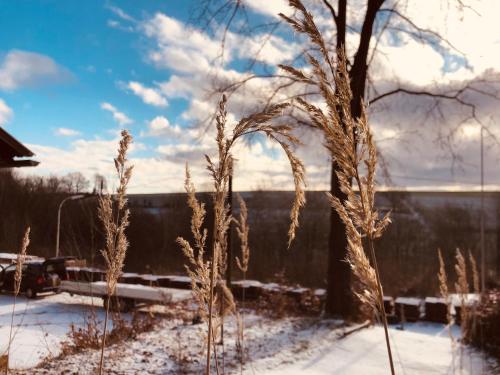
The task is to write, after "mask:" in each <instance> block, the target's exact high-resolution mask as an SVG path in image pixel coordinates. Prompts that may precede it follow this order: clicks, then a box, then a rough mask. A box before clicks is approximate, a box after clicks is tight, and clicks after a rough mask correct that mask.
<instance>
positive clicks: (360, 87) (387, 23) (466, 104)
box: [192, 0, 500, 317]
mask: <svg viewBox="0 0 500 375" xmlns="http://www.w3.org/2000/svg"><path fill="white" fill-rule="evenodd" d="M442 2H443V4H445V5H447V6H449V7H455V8H457V9H458V10H459V11H463V10H464V9H469V10H470V9H472V8H471V7H470V6H468V5H467V4H466V3H465V1H461V0H456V1H454V0H442ZM304 3H305V8H306V10H307V11H309V12H311V11H315V12H317V13H320V14H322V16H323V18H324V17H325V16H326V19H328V18H329V19H330V20H331V22H330V26H329V27H328V26H326V27H327V28H328V30H327V31H329V32H328V33H327V34H328V36H329V37H328V38H327V40H326V46H327V48H328V49H329V51H327V52H328V53H329V54H331V55H336V54H337V52H338V51H344V50H347V52H348V53H347V56H348V59H347V66H348V75H349V78H350V86H351V91H352V101H351V115H352V117H353V118H358V117H359V116H360V114H361V108H362V102H363V101H366V102H369V103H371V104H372V105H373V104H375V103H376V105H377V107H380V108H384V106H385V105H386V104H387V103H388V102H387V100H388V99H389V98H391V99H394V98H396V97H398V98H400V97H402V96H415V97H420V98H421V97H425V98H427V99H428V101H427V105H428V107H427V109H426V111H424V113H423V116H422V121H423V122H425V121H427V119H428V118H429V117H434V118H436V119H438V120H439V119H444V117H445V111H444V110H443V108H444V107H445V106H446V105H449V104H452V105H453V108H454V109H459V110H458V112H460V116H461V118H460V119H458V120H457V121H456V126H454V127H452V128H451V129H447V130H445V131H440V130H438V131H437V132H436V133H437V141H438V142H439V144H440V146H441V147H443V148H444V149H446V150H447V151H448V152H449V154H450V155H451V156H452V158H453V160H454V161H455V160H458V159H459V155H458V154H457V153H456V151H455V149H454V143H453V141H454V137H455V136H456V133H457V130H458V129H459V128H460V126H461V125H463V124H464V123H465V122H467V121H477V122H480V121H481V117H480V116H479V114H478V109H479V105H478V98H479V100H480V99H481V98H483V99H484V98H486V99H488V100H495V101H496V100H499V99H500V95H499V91H500V90H499V89H498V87H497V85H496V84H497V83H499V82H500V79H498V77H496V76H488V77H480V78H477V79H474V80H470V81H465V82H463V83H461V84H457V83H453V84H448V85H446V86H438V85H437V84H435V85H433V84H432V83H429V86H428V87H425V88H422V87H413V86H411V85H410V84H403V83H399V82H390V83H388V82H376V81H374V80H373V79H372V77H371V76H370V67H371V64H372V62H373V60H374V56H376V55H377V54H380V49H379V42H380V40H381V38H382V36H383V35H384V34H387V33H396V34H398V33H402V34H405V35H408V36H409V37H410V38H412V39H413V40H415V41H417V42H419V43H422V44H428V45H431V46H432V47H433V48H434V49H435V50H437V51H439V53H441V54H442V55H443V56H453V57H455V58H457V59H460V60H462V61H464V62H465V64H466V61H467V59H466V56H465V55H464V54H463V53H462V52H461V51H459V50H458V49H457V48H456V47H455V46H454V44H453V43H452V42H451V41H449V40H447V39H446V38H445V37H443V36H442V35H441V34H439V33H438V32H437V31H435V30H431V29H427V28H425V27H420V26H419V25H418V24H416V23H415V22H414V21H413V20H412V19H411V18H409V17H408V16H407V15H405V11H406V9H407V4H408V0H367V1H366V2H363V3H361V2H356V4H354V3H352V2H350V3H349V4H348V2H347V0H338V1H336V2H334V1H332V0H309V1H304ZM289 4H290V5H291V7H292V8H291V9H294V10H297V9H299V8H300V7H301V6H303V5H302V3H301V2H300V1H298V0H289ZM349 11H351V12H352V13H356V14H364V16H363V17H361V18H359V17H349V16H348V14H349ZM193 14H194V16H193V19H192V21H193V22H194V23H196V24H197V25H199V26H201V27H202V28H203V29H205V30H208V31H210V30H214V29H216V30H218V31H219V32H218V33H217V34H216V35H218V36H219V37H220V38H221V53H220V56H221V57H223V56H224V49H225V45H226V39H227V36H228V33H229V32H231V30H234V31H235V32H238V33H240V34H244V35H247V36H252V35H256V34H262V33H267V39H266V38H264V39H263V40H264V43H266V42H268V41H269V40H270V39H271V37H272V36H273V35H274V34H276V33H277V31H278V30H280V28H279V22H278V21H276V20H273V21H271V22H266V21H264V22H261V23H259V21H257V23H256V21H255V19H256V17H251V16H250V14H249V12H248V8H247V5H246V4H245V1H242V0H214V1H202V2H201V3H199V4H198V5H197V8H196V11H195V12H193ZM292 19H295V21H296V22H297V25H299V26H300V25H301V20H300V19H296V18H293V16H292ZM443 22H446V21H445V20H443ZM221 25H222V26H221ZM215 26H217V27H215ZM221 28H222V29H223V30H222V32H220V29H221ZM351 32H352V33H358V34H359V39H357V40H356V42H355V43H356V44H355V45H353V43H350V44H349V42H350V40H348V39H347V35H348V33H351ZM303 45H304V48H302V49H301V50H300V51H299V53H298V54H297V55H296V56H294V57H293V59H291V61H290V62H289V63H288V64H287V65H293V64H294V63H295V62H301V61H304V56H305V55H306V54H307V53H311V52H312V53H314V47H313V46H312V45H311V44H307V43H303ZM263 48H264V46H262V48H261V51H262V50H263ZM257 65H259V69H254V68H255V67H256V66H257ZM332 69H333V68H332ZM248 70H249V71H253V73H249V74H248V75H246V76H245V78H244V79H240V80H237V81H230V82H228V81H227V80H224V81H218V80H214V83H213V94H216V93H220V92H226V93H227V94H228V96H231V95H234V94H236V93H240V92H241V91H243V90H244V89H245V88H246V87H247V85H248V84H249V83H250V82H251V81H252V80H261V79H263V78H265V79H269V80H271V81H272V84H271V87H272V90H266V92H264V91H263V92H262V100H261V101H260V102H259V104H261V105H263V106H269V105H270V104H272V103H273V102H276V101H288V100H293V99H295V98H297V97H304V96H306V97H312V98H314V96H316V95H317V94H318V92H317V91H315V90H314V85H312V84H311V82H307V80H306V79H300V77H297V76H292V77H285V76H284V75H283V74H282V73H281V72H279V71H277V70H275V69H273V68H272V67H269V66H268V65H266V64H265V63H262V62H261V60H260V59H259V53H257V54H256V55H255V57H254V58H253V59H250V60H249V62H248ZM332 73H333V72H332ZM292 88H294V89H292ZM291 108H292V111H291V112H290V113H289V116H290V119H291V120H293V121H295V123H296V124H298V125H302V126H309V127H310V124H309V123H308V121H307V120H306V119H305V117H304V116H303V113H301V112H300V111H299V110H298V109H297V107H295V106H292V107H291ZM386 109H387V110H388V108H386ZM212 119H213V116H212V117H209V118H207V120H208V121H211V120H212ZM487 131H488V132H489V130H487ZM489 134H490V135H492V133H491V132H489ZM492 136H493V135H492ZM336 170H337V166H336V165H335V163H332V168H331V180H330V192H331V194H332V195H333V196H334V197H337V198H338V199H340V200H341V201H344V200H345V199H346V196H345V195H344V193H342V191H341V190H340V184H339V181H338V178H337V173H336ZM346 255H347V239H346V236H345V227H344V224H343V222H342V220H341V219H340V218H339V216H338V214H337V213H336V212H335V210H333V209H332V210H331V219H330V239H329V260H328V297H327V303H326V312H327V313H328V314H332V315H340V316H343V317H348V316H350V315H351V314H352V293H351V292H350V290H351V288H350V285H351V271H350V269H349V266H348V264H347V262H345V258H346Z"/></svg>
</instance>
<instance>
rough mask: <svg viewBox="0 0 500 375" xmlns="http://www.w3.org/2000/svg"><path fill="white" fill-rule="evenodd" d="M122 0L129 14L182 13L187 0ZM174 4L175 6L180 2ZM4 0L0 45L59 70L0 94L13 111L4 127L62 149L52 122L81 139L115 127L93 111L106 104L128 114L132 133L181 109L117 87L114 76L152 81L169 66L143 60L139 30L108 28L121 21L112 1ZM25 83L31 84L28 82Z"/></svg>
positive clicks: (106, 133) (120, 79)
mask: <svg viewBox="0 0 500 375" xmlns="http://www.w3.org/2000/svg"><path fill="white" fill-rule="evenodd" d="M176 3H177V4H175V6H174V4H173V2H158V1H141V9H136V8H135V6H134V4H137V1H121V2H120V7H122V8H123V9H124V10H126V12H128V14H130V15H131V16H132V17H144V15H146V14H154V13H155V12H157V11H163V12H167V13H168V14H172V15H175V16H176V17H179V18H186V16H187V14H188V8H189V6H188V5H189V4H188V2H187V1H182V2H176ZM179 4H182V6H181V7H180V6H179ZM81 5H82V2H81V1H73V0H71V1H23V2H17V1H5V2H2V7H1V10H0V24H1V25H2V29H3V30H4V31H6V30H8V32H2V33H0V34H1V35H0V51H1V52H2V55H3V57H5V55H6V53H8V51H12V50H21V51H29V52H32V53H38V54H41V55H45V56H47V57H50V58H51V59H52V60H54V61H55V62H56V63H57V64H58V65H59V66H60V68H61V70H62V71H64V73H65V74H62V75H63V77H61V79H58V80H57V83H53V84H50V82H45V83H42V84H36V83H35V84H34V85H31V84H28V85H27V86H28V87H20V88H19V89H15V90H6V91H4V92H2V94H1V97H2V98H3V99H4V100H5V101H6V102H7V103H8V106H9V107H11V108H12V110H13V111H14V116H12V120H11V121H9V124H8V130H9V131H10V132H11V133H12V134H14V135H15V136H16V137H19V138H20V139H22V140H23V141H24V142H26V143H42V144H44V145H50V146H56V147H67V146H68V139H67V137H61V136H59V137H58V136H54V132H55V131H56V129H58V128H68V129H73V130H75V131H77V132H80V133H81V134H80V135H82V136H83V137H87V138H89V137H103V138H106V137H109V131H110V130H113V129H115V128H116V124H115V123H114V121H113V120H112V114H111V113H109V112H107V111H103V110H101V109H100V105H101V103H102V102H108V103H111V104H112V105H113V106H115V107H116V108H118V109H121V110H123V111H124V112H125V113H126V115H127V116H128V117H130V118H132V119H134V125H133V128H132V132H137V131H138V130H139V129H140V127H141V125H142V124H143V122H144V121H146V120H148V119H151V118H152V117H154V116H157V115H159V114H162V115H164V116H167V117H168V118H169V119H172V121H176V120H177V118H178V116H179V114H180V113H181V111H182V109H183V108H184V107H185V103H183V102H184V101H183V100H174V101H173V102H171V103H170V105H169V106H168V107H166V108H155V107H152V106H148V105H146V104H144V103H142V102H141V101H140V100H137V97H135V96H134V95H132V94H130V93H129V92H127V91H125V90H123V89H120V88H119V85H120V82H129V81H136V80H140V81H141V82H152V81H155V80H163V79H166V78H168V76H169V73H168V71H165V70H162V71H158V69H156V68H154V67H153V66H152V65H151V64H148V63H146V62H145V61H144V58H143V55H142V54H141V50H143V49H144V48H145V44H146V43H147V41H145V40H144V38H141V36H140V35H138V34H136V33H132V32H127V31H124V30H121V29H117V28H113V27H110V26H109V22H112V21H115V22H123V21H124V20H123V19H121V18H120V17H119V16H118V15H116V11H115V12H114V11H113V9H114V6H113V4H112V3H107V4H106V5H104V3H103V2H102V1H85V6H84V7H82V6H81ZM30 86H31V87H30Z"/></svg>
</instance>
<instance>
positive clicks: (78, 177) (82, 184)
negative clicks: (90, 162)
mask: <svg viewBox="0 0 500 375" xmlns="http://www.w3.org/2000/svg"><path fill="white" fill-rule="evenodd" d="M64 184H65V185H66V188H67V190H68V192H71V193H81V192H82V191H85V190H86V189H87V188H88V187H89V180H87V179H86V178H85V176H84V175H83V174H82V173H81V172H71V173H68V174H67V175H66V176H64Z"/></svg>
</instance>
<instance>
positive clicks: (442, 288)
mask: <svg viewBox="0 0 500 375" xmlns="http://www.w3.org/2000/svg"><path fill="white" fill-rule="evenodd" d="M438 258H439V272H438V280H439V294H441V298H443V299H444V301H445V303H446V321H447V323H448V324H447V326H448V335H449V336H450V342H451V354H452V372H453V373H454V372H455V339H454V338H453V333H452V332H451V326H452V324H453V321H452V317H451V301H450V294H449V291H448V276H447V274H446V267H445V264H444V260H443V255H442V254H441V249H438Z"/></svg>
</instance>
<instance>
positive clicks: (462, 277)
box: [455, 249, 469, 369]
mask: <svg viewBox="0 0 500 375" xmlns="http://www.w3.org/2000/svg"><path fill="white" fill-rule="evenodd" d="M455 259H456V264H455V272H456V273H457V281H456V283H455V291H456V293H457V294H458V295H459V296H460V330H461V336H460V369H462V367H463V352H464V343H465V339H466V337H467V336H468V333H469V305H468V294H469V282H468V281H467V264H466V263H465V257H464V256H463V254H462V252H461V251H460V249H457V250H456V255H455Z"/></svg>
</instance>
